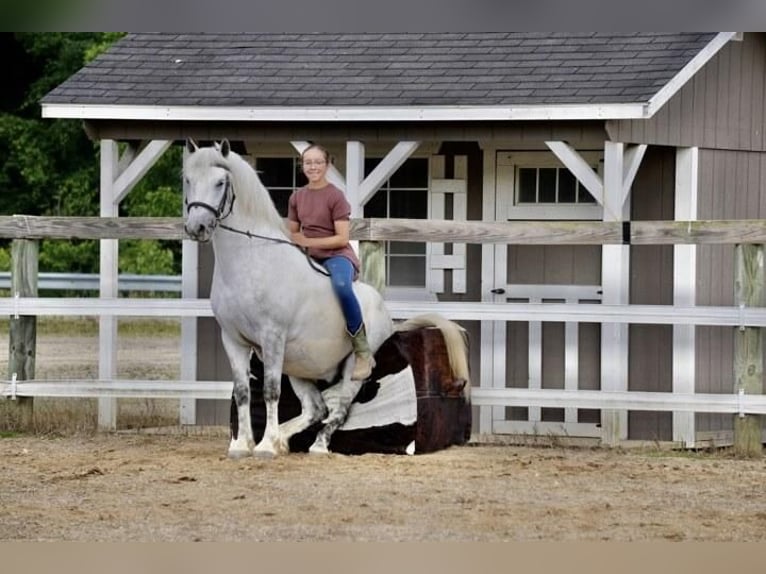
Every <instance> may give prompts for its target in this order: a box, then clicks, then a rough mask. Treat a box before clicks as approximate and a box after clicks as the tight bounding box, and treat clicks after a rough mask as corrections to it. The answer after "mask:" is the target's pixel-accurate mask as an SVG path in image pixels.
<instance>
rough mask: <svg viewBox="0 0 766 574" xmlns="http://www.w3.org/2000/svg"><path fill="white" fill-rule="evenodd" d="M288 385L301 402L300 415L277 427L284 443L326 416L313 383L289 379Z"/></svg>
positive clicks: (323, 405) (325, 406)
mask: <svg viewBox="0 0 766 574" xmlns="http://www.w3.org/2000/svg"><path fill="white" fill-rule="evenodd" d="M290 385H291V386H292V387H293V391H295V395H296V396H297V397H298V400H299V401H300V402H301V414H300V415H298V416H297V417H295V418H292V419H290V420H289V421H287V422H285V423H282V424H281V425H279V431H280V433H282V436H283V438H284V440H285V441H286V442H287V441H289V440H290V437H291V436H293V435H296V434H298V433H299V432H301V431H303V430H306V429H307V428H308V427H310V426H311V425H313V424H314V423H315V422H317V421H320V420H322V418H324V417H325V415H326V414H327V405H325V402H324V399H323V398H322V393H320V392H319V389H317V387H316V385H315V384H314V383H313V382H311V381H307V380H304V379H299V378H297V377H290Z"/></svg>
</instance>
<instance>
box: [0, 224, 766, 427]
mask: <svg viewBox="0 0 766 574" xmlns="http://www.w3.org/2000/svg"><path fill="white" fill-rule="evenodd" d="M59 219H62V218H59ZM59 219H55V218H48V219H45V218H37V219H36V218H23V220H22V219H20V218H0V231H2V230H3V229H5V230H6V231H5V232H3V233H5V235H3V233H0V236H5V237H32V238H35V237H75V236H76V237H82V238H101V239H104V238H119V237H120V234H119V232H120V230H126V229H129V231H130V233H131V234H132V235H131V237H136V236H138V235H137V234H139V233H141V225H139V224H140V223H141V222H138V223H137V222H136V220H135V219H133V220H132V221H128V219H129V218H124V219H122V221H119V220H117V219H116V218H115V219H111V220H109V218H92V219H89V218H69V219H62V220H61V221H59ZM145 225H146V227H145V229H146V232H145V234H144V236H148V237H154V238H165V239H167V238H175V239H180V238H182V233H181V232H180V231H179V229H180V222H179V221H178V220H168V221H165V220H162V221H160V222H157V221H151V222H148V223H145ZM631 225H632V226H631V227H630V228H629V229H628V232H629V233H630V237H629V238H628V239H629V240H630V242H632V243H635V244H680V243H707V244H711V243H719V244H732V245H733V244H735V243H738V242H740V241H743V242H747V243H766V222H764V221H760V220H750V221H742V222H736V221H735V222H732V221H728V222H726V221H722V222H683V221H676V222H633V223H632V224H631ZM352 238H354V239H359V240H367V241H380V240H389V239H398V240H407V241H426V242H428V241H449V242H466V243H493V242H495V243H496V242H503V243H518V244H608V243H618V244H619V243H623V242H625V240H626V229H625V227H624V226H623V225H621V224H614V223H610V222H604V223H595V222H534V223H533V222H513V223H509V224H507V225H506V224H503V223H489V224H488V223H482V222H451V221H425V220H412V221H410V220H375V219H372V220H355V221H354V222H352ZM743 238H746V241H745V239H743ZM388 307H389V309H390V310H391V313H392V315H393V316H394V317H395V318H397V319H405V318H409V317H412V316H415V315H418V314H421V313H429V312H436V313H440V314H442V315H443V316H445V317H448V318H450V319H453V320H465V321H524V322H527V321H536V322H570V323H579V322H589V323H601V324H605V323H618V324H653V325H657V324H666V325H714V326H729V327H733V328H734V327H741V328H746V327H759V328H762V327H766V309H763V308H752V307H744V306H741V307H700V306H693V307H682V306H671V305H610V304H578V305H569V304H556V303H545V304H534V303H489V302H481V303H479V302H475V303H471V302H467V303H466V302H460V303H456V302H412V301H389V302H388ZM0 314H4V315H10V316H16V317H18V316H40V315H61V316H67V315H70V316H73V315H76V316H82V315H93V316H144V317H171V316H175V317H210V316H212V311H211V308H210V303H209V301H208V300H206V299H188V298H163V299H146V298H130V299H123V298H120V299H103V298H101V299H97V298H88V299H79V298H41V297H17V296H11V297H8V298H0ZM0 394H2V395H3V396H7V397H39V396H51V397H64V396H66V397H99V398H104V397H173V398H213V399H219V398H220V399H227V398H230V396H231V382H219V381H190V380H179V381H175V380H165V381H138V380H88V381H39V380H29V381H15V380H10V381H2V382H0ZM472 402H473V404H474V405H479V406H492V407H495V406H500V407H508V406H527V407H558V408H561V407H563V408H595V409H606V410H612V409H613V410H655V411H674V412H711V413H731V414H739V415H746V414H766V397H764V396H763V395H758V394H752V395H745V394H743V393H731V394H727V395H723V394H700V393H694V394H683V393H677V392H673V393H667V392H635V391H630V392H628V391H605V390H601V391H588V390H549V389H516V388H482V387H479V388H476V387H474V388H473V389H472Z"/></svg>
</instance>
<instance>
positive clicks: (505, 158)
mask: <svg viewBox="0 0 766 574" xmlns="http://www.w3.org/2000/svg"><path fill="white" fill-rule="evenodd" d="M581 155H582V156H583V158H585V160H586V161H588V162H589V163H590V166H591V167H592V168H593V170H594V171H595V172H596V173H600V171H601V166H602V162H601V161H600V160H601V153H600V152H581ZM497 185H498V190H499V191H502V192H503V193H502V196H503V197H504V198H505V201H506V202H507V210H506V213H507V218H508V219H509V220H514V219H541V220H542V219H585V220H588V219H595V220H600V219H601V218H602V208H601V206H600V205H599V204H598V203H597V202H596V200H595V199H594V197H593V196H592V195H591V194H590V192H588V190H587V189H585V187H584V186H583V185H582V184H581V183H580V182H579V181H578V180H577V178H575V176H574V175H573V174H572V172H570V171H569V170H568V169H567V168H566V167H564V165H563V164H562V163H561V162H560V161H559V160H558V158H556V156H554V155H553V154H552V153H551V152H508V151H503V152H498V155H497Z"/></svg>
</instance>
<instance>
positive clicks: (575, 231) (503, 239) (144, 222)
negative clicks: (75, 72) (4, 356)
mask: <svg viewBox="0 0 766 574" xmlns="http://www.w3.org/2000/svg"><path fill="white" fill-rule="evenodd" d="M0 238H6V239H45V238H47V239H138V238H143V239H167V240H178V241H181V240H183V239H188V238H187V236H186V234H185V233H184V230H183V220H182V219H181V218H180V217H47V216H35V215H13V216H0ZM351 238H352V239H355V240H367V241H448V242H464V243H475V244H483V245H487V244H492V243H508V244H515V245H605V244H622V243H630V244H632V245H727V244H728V245H735V244H740V243H742V244H746V243H766V220H764V219H737V220H710V221H706V220H698V221H632V222H629V223H627V224H626V226H625V227H623V223H622V222H620V221H497V222H490V221H454V220H433V219H406V218H395V219H386V218H374V217H371V218H356V219H352V220H351Z"/></svg>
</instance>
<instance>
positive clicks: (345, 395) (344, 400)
mask: <svg viewBox="0 0 766 574" xmlns="http://www.w3.org/2000/svg"><path fill="white" fill-rule="evenodd" d="M353 370H354V357H353V355H351V356H350V357H349V358H348V359H346V363H345V365H344V366H343V378H342V380H341V382H339V383H338V384H337V385H335V386H334V387H330V388H329V389H327V390H325V391H324V392H323V393H322V396H323V397H324V400H325V404H326V405H327V407H328V408H329V409H330V413H329V414H328V415H327V418H325V419H324V420H323V421H322V423H323V424H324V426H323V427H322V430H320V431H319V433H317V437H316V439H315V440H314V444H312V445H311V446H310V447H309V452H310V453H311V454H326V453H328V452H329V448H330V439H331V438H332V435H333V433H334V432H335V431H336V430H337V429H338V427H339V426H341V425H342V424H343V423H344V422H345V421H346V418H347V417H348V410H349V409H350V408H351V403H352V402H353V401H354V397H356V394H357V393H358V392H359V389H360V388H361V387H362V383H363V382H364V381H358V380H354V379H352V378H351V372H352V371H353Z"/></svg>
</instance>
